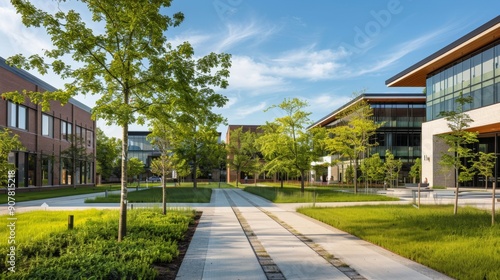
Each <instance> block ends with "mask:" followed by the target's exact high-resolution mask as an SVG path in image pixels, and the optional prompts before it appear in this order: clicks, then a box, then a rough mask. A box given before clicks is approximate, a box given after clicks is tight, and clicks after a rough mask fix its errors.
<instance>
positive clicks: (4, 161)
mask: <svg viewBox="0 0 500 280" xmlns="http://www.w3.org/2000/svg"><path fill="white" fill-rule="evenodd" d="M22 150H24V147H23V145H22V144H21V141H20V140H19V135H17V134H14V135H12V134H11V132H10V130H9V129H8V128H3V129H2V130H1V131H0V184H1V185H2V186H6V185H7V181H8V176H9V172H10V171H12V170H15V165H14V164H12V163H9V153H10V152H13V151H22Z"/></svg>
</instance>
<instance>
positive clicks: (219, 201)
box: [177, 189, 450, 279]
mask: <svg viewBox="0 0 500 280" xmlns="http://www.w3.org/2000/svg"><path fill="white" fill-rule="evenodd" d="M406 203H407V202H406ZM231 204H233V206H235V207H234V208H235V209H236V212H238V213H235V211H234V210H233V209H232V208H231ZM197 209H199V210H202V211H203V216H202V218H201V220H200V224H199V225H198V228H197V230H196V233H195V235H194V237H193V240H192V241H191V244H190V246H189V249H188V251H187V253H186V256H185V257H184V261H183V263H182V265H181V268H180V270H179V272H178V274H177V279H450V278H449V277H447V276H445V275H443V274H441V273H438V272H436V271H434V270H431V269H429V268H427V267H425V266H422V265H420V264H418V263H415V262H412V261H410V260H407V259H405V258H402V257H400V256H398V255H395V254H393V253H391V252H389V251H387V250H384V249H382V248H380V247H378V246H375V245H373V244H371V243H368V242H365V241H363V240H360V239H358V238H356V237H354V236H352V235H349V234H347V233H345V232H342V231H340V230H337V229H335V228H332V227H330V226H328V225H325V224H323V223H321V222H318V221H316V220H313V219H311V218H308V217H306V216H303V215H301V214H299V213H296V212H295V210H294V209H291V208H290V205H286V207H281V205H276V204H273V203H270V202H268V201H266V200H264V199H262V198H260V197H257V196H254V195H252V194H249V193H246V192H243V191H242V190H239V189H214V194H213V201H212V202H211V203H210V206H208V207H202V208H197ZM268 214H270V215H271V216H274V217H275V219H274V220H273V219H272V218H271V217H270V216H269V215H268ZM276 218H277V219H278V220H279V221H281V222H284V223H285V224H286V225H288V226H289V227H291V228H292V230H290V228H288V229H287V228H286V227H283V226H282V225H281V224H280V223H278V222H277V221H275V220H276ZM242 220H243V221H242ZM245 223H246V224H248V226H247V227H246V228H245V231H246V232H247V234H248V232H250V236H249V237H247V236H246V235H245V231H244V230H243V228H242V226H243V227H245ZM249 228H250V229H251V230H249ZM292 232H293V233H296V234H297V233H300V234H302V235H303V236H305V237H306V239H308V240H311V241H312V242H313V243H314V244H316V245H319V246H321V247H322V248H323V249H325V250H326V251H327V252H328V253H329V254H331V255H333V256H335V258H338V259H340V261H341V262H343V263H345V264H346V265H347V266H349V267H350V268H351V271H350V272H346V273H344V272H342V271H341V270H343V267H342V266H340V267H336V266H334V265H332V264H331V263H330V262H328V261H327V260H325V259H324V258H323V257H321V256H320V255H319V254H318V253H317V252H316V251H315V250H313V249H312V248H311V247H310V246H308V245H306V243H304V242H303V241H301V239H300V238H298V237H297V236H296V234H295V235H294V234H293V233H292ZM252 240H256V241H257V244H260V245H262V247H263V249H264V250H265V253H266V254H267V255H268V256H269V259H268V263H269V262H270V263H274V264H275V267H277V270H278V271H280V272H281V274H278V273H274V274H272V273H271V274H269V271H266V270H269V266H266V265H262V266H261V265H259V263H261V264H262V260H261V259H260V258H258V256H257V255H261V254H262V253H261V251H262V247H259V246H256V245H255V243H256V242H255V241H252ZM255 247H257V248H258V249H255ZM266 272H267V274H266ZM270 275H271V276H270Z"/></svg>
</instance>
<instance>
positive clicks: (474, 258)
mask: <svg viewBox="0 0 500 280" xmlns="http://www.w3.org/2000/svg"><path fill="white" fill-rule="evenodd" d="M298 211H299V212H300V213H303V214H305V215H308V216H310V217H312V218H314V219H317V220H320V221H322V222H324V223H327V224H329V225H331V226H333V227H336V228H338V229H341V230H343V231H346V232H348V233H350V234H353V235H355V236H357V237H359V238H361V239H364V240H367V241H369V242H371V243H374V244H376V245H379V246H382V247H384V248H386V249H388V250H390V251H392V252H394V253H396V254H398V255H401V256H404V257H406V258H409V259H411V260H414V261H416V262H418V263H421V264H423V265H425V266H428V267H431V268H433V269H435V270H437V271H440V272H442V273H444V274H446V275H448V276H450V277H453V278H456V279H500V266H498V264H499V263H500V249H499V246H498V245H499V244H500V225H498V224H496V225H495V226H491V213H488V212H487V211H484V210H479V209H476V208H471V207H466V208H460V209H459V213H458V215H453V206H448V205H446V206H443V205H435V206H427V205H426V206H424V207H421V208H420V209H417V208H414V207H412V206H410V205H377V206H356V207H339V208H337V207H335V208H302V209H299V210H298ZM497 220H498V218H497Z"/></svg>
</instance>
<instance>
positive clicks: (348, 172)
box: [345, 165, 354, 184]
mask: <svg viewBox="0 0 500 280" xmlns="http://www.w3.org/2000/svg"><path fill="white" fill-rule="evenodd" d="M345 180H346V183H348V184H349V183H353V182H354V167H353V166H352V165H348V166H347V167H346V169H345Z"/></svg>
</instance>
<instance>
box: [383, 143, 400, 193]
mask: <svg viewBox="0 0 500 280" xmlns="http://www.w3.org/2000/svg"><path fill="white" fill-rule="evenodd" d="M402 166H403V162H402V161H401V159H395V158H394V154H392V153H391V151H390V150H386V151H385V164H384V167H385V179H386V181H387V182H389V186H390V187H394V182H397V180H398V178H399V172H400V171H401V167H402Z"/></svg>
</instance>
